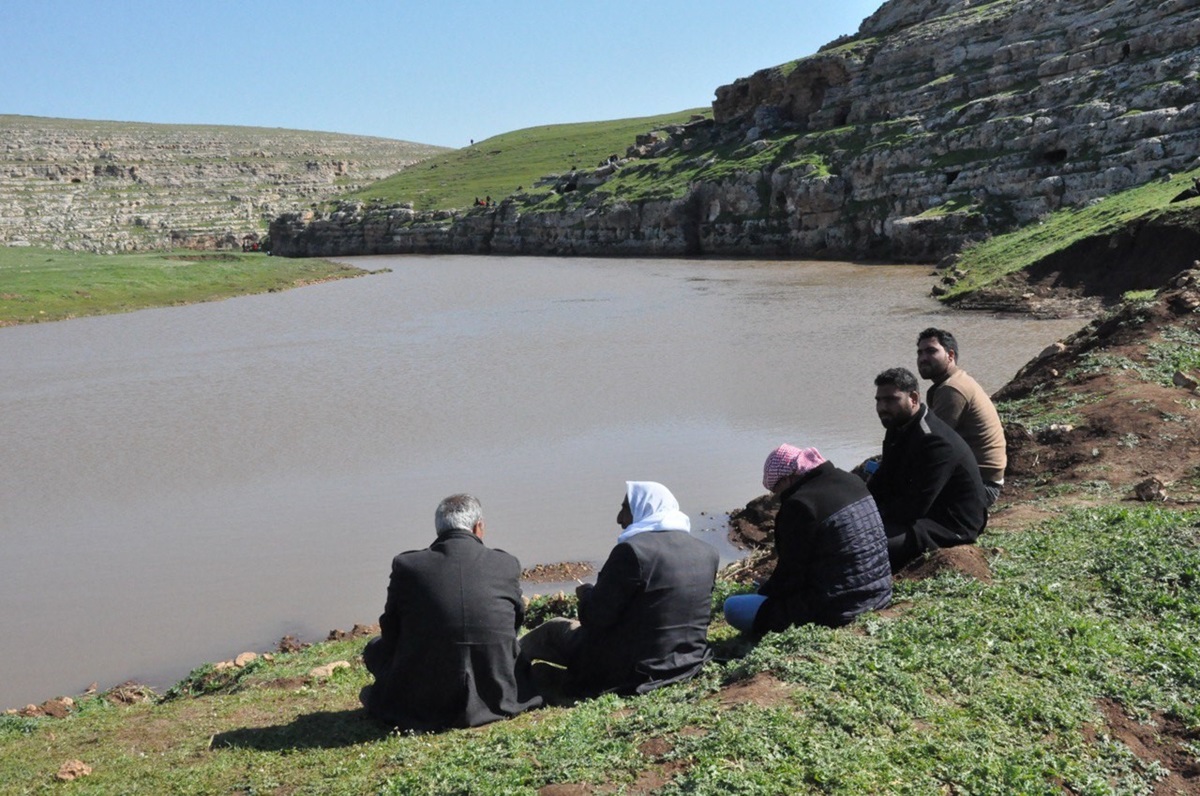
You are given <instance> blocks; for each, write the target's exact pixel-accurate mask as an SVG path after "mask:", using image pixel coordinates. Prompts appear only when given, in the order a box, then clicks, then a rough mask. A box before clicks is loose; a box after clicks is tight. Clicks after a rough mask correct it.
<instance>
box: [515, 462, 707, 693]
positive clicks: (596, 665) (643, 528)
mask: <svg viewBox="0 0 1200 796" xmlns="http://www.w3.org/2000/svg"><path fill="white" fill-rule="evenodd" d="M617 523H618V524H619V525H620V526H621V528H622V532H621V535H620V536H619V537H618V538H617V546H616V547H614V548H613V550H612V552H611V553H610V554H609V556H608V560H607V561H606V562H605V563H604V566H603V567H602V568H601V569H600V574H599V575H597V576H596V584H595V586H592V585H591V584H583V585H581V586H580V587H579V588H578V589H576V594H577V595H578V596H579V621H578V622H575V621H572V620H569V619H551V620H550V621H548V622H545V623H544V624H542V625H540V626H539V627H537V628H535V629H533V630H531V631H529V632H528V633H526V634H525V635H524V636H523V637H522V638H521V667H522V668H523V669H524V668H527V667H529V666H530V665H531V664H532V663H533V661H535V660H543V661H548V662H550V663H554V664H558V665H561V666H565V667H566V668H567V672H568V680H567V684H566V685H567V690H568V691H569V692H570V693H571V694H573V695H578V696H590V695H594V694H599V693H602V692H605V691H615V692H617V693H621V694H635V693H636V694H644V693H647V692H649V691H652V690H654V689H656V688H659V687H661V686H664V685H668V684H670V683H676V682H680V681H683V680H687V679H689V678H690V677H692V676H693V675H695V674H696V672H698V671H699V670H700V667H701V666H702V665H703V664H704V662H705V661H707V660H708V659H709V658H710V657H712V652H711V650H710V649H709V647H708V624H709V619H710V617H711V613H712V591H713V584H714V581H715V579H716V574H717V565H718V562H719V556H718V555H717V551H716V549H715V548H713V547H712V546H711V545H709V544H706V543H705V542H702V541H700V540H699V539H696V538H695V537H693V536H692V535H691V533H690V531H691V521H690V520H689V519H688V516H687V515H686V514H684V513H683V512H681V511H680V510H679V503H678V502H677V501H676V500H675V496H674V495H672V494H671V492H670V491H669V490H668V489H667V488H666V487H665V486H663V485H662V484H659V483H656V482H654V481H628V482H626V495H625V500H624V502H623V503H622V504H621V510H620V512H619V513H618V514H617Z"/></svg>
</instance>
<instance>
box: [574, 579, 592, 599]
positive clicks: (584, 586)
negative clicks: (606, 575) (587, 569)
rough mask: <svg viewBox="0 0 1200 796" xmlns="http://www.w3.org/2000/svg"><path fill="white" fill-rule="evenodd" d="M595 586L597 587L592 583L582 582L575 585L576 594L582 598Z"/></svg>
mask: <svg viewBox="0 0 1200 796" xmlns="http://www.w3.org/2000/svg"><path fill="white" fill-rule="evenodd" d="M593 588H595V587H594V586H593V585H592V584H591V583H580V584H579V585H578V586H576V587H575V596H576V597H577V598H578V599H580V600H582V599H583V595H585V594H587V593H588V592H590V591H591V590H592V589H593Z"/></svg>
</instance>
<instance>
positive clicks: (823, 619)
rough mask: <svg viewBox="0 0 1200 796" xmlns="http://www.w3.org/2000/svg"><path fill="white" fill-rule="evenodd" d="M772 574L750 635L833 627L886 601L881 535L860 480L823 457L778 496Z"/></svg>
mask: <svg viewBox="0 0 1200 796" xmlns="http://www.w3.org/2000/svg"><path fill="white" fill-rule="evenodd" d="M780 501H781V502H780V506H779V513H778V514H777V515H776V517H775V553H776V557H777V559H778V560H777V562H776V564H775V571H774V572H773V573H772V575H771V577H770V578H769V579H768V580H767V582H766V583H764V584H763V585H762V587H761V588H759V590H758V591H759V594H763V595H766V597H767V601H766V602H764V603H763V604H762V607H760V608H759V609H758V613H757V614H756V615H755V617H754V630H755V632H757V633H765V632H767V631H779V630H784V629H785V628H787V627H789V626H790V625H801V624H805V623H807V622H814V623H816V624H821V625H828V626H830V627H838V626H840V625H844V624H846V623H848V622H850V621H851V620H852V619H854V617H856V616H858V615H859V614H861V613H863V612H865V611H871V610H875V609H877V608H883V607H885V606H887V604H888V603H889V602H891V599H892V570H891V566H890V565H889V563H888V550H887V537H886V536H885V535H884V532H883V520H881V519H880V517H879V511H878V510H877V509H876V508H875V501H874V500H873V499H872V498H871V493H870V492H868V491H867V486H866V484H864V483H863V482H862V479H861V478H859V477H858V476H856V475H851V474H850V473H847V472H845V471H844V470H839V469H838V468H836V467H834V466H833V464H832V463H831V462H825V463H824V464H821V465H819V466H818V467H816V468H814V469H812V470H810V471H809V472H807V473H805V474H804V476H803V477H802V478H801V479H800V481H799V482H797V483H796V484H793V485H792V486H790V487H788V488H787V489H786V490H784V491H783V493H782V494H781V495H780Z"/></svg>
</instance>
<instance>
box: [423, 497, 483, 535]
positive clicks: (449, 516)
mask: <svg viewBox="0 0 1200 796" xmlns="http://www.w3.org/2000/svg"><path fill="white" fill-rule="evenodd" d="M482 519H483V508H482V507H481V506H480V505H479V501H478V500H477V499H476V498H474V497H472V496H470V495H451V496H450V497H448V498H446V499H445V500H443V501H442V502H441V503H439V504H438V507H437V512H436V513H435V514H434V515H433V525H434V527H435V528H437V532H438V535H439V536H440V535H441V534H443V533H448V532H449V531H473V530H475V526H476V524H478V522H479V521H480V520H482Z"/></svg>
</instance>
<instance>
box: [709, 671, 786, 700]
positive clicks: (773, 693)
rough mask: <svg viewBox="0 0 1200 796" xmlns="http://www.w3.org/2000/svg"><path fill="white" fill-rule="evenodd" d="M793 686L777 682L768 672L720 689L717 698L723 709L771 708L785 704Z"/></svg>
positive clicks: (780, 681)
mask: <svg viewBox="0 0 1200 796" xmlns="http://www.w3.org/2000/svg"><path fill="white" fill-rule="evenodd" d="M794 690H795V686H792V685H789V684H787V683H785V682H783V681H782V680H778V679H776V678H775V676H774V675H772V674H770V673H769V672H759V673H758V674H756V675H754V676H753V677H751V678H750V679H749V680H739V681H738V682H736V683H730V684H729V685H727V686H725V687H724V688H722V689H721V692H720V694H719V695H718V696H717V699H718V701H720V703H721V705H722V706H723V707H727V708H729V707H734V706H735V705H757V706H758V707H760V708H773V707H777V706H779V705H783V704H786V703H787V702H788V700H789V698H790V697H791V695H792V692H793V691H794Z"/></svg>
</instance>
